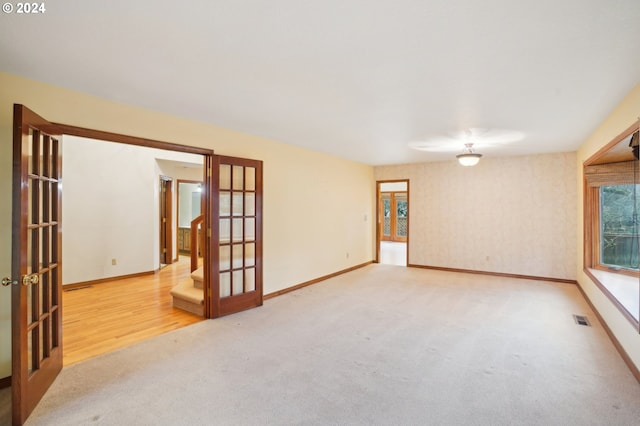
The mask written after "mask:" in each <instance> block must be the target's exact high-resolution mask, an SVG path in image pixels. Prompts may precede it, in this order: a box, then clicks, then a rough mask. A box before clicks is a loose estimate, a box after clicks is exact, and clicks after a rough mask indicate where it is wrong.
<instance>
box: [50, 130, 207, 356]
mask: <svg viewBox="0 0 640 426" xmlns="http://www.w3.org/2000/svg"><path fill="white" fill-rule="evenodd" d="M62 155H63V157H64V161H63V162H62V176H63V178H64V184H65V186H64V194H63V196H64V200H63V201H64V202H63V203H62V216H63V217H64V218H65V223H64V231H65V232H64V235H63V238H62V253H63V258H64V259H65V265H64V268H63V273H62V284H63V287H62V289H63V293H62V305H63V318H62V321H63V329H64V333H63V345H64V354H63V365H65V366H66V365H70V364H73V363H75V362H78V361H82V360H84V359H88V358H91V357H93V356H96V355H100V354H102V353H107V352H110V351H112V350H115V349H119V348H121V347H125V346H128V345H131V344H133V343H136V342H138V341H140V340H143V339H146V338H149V337H153V336H156V335H159V334H162V333H165V332H167V331H170V330H173V329H177V328H181V327H184V326H186V325H190V324H193V323H195V322H199V321H202V320H203V319H204V316H203V314H204V313H203V304H202V303H203V300H204V297H203V290H202V288H200V289H198V291H199V293H200V294H199V297H198V299H199V300H198V308H199V311H198V312H197V313H196V312H193V311H189V310H184V309H181V308H180V307H179V306H178V305H177V304H176V303H175V301H174V296H173V295H172V290H173V289H174V288H175V287H176V286H178V285H182V284H185V285H186V286H187V287H189V286H190V287H191V289H192V290H194V291H193V292H194V293H195V292H196V291H195V288H194V281H193V280H192V278H191V277H190V275H191V273H192V271H191V270H190V267H189V266H190V257H189V253H188V252H187V253H186V256H180V244H179V243H180V238H179V237H180V233H179V229H180V228H178V222H177V219H179V218H180V216H181V215H180V209H181V207H182V208H183V210H184V209H185V208H188V209H189V210H190V211H191V209H192V202H193V200H192V199H191V198H193V197H192V194H191V193H187V191H183V195H187V196H189V198H190V199H189V200H188V201H189V204H188V205H183V204H185V203H181V202H180V199H179V195H180V194H179V190H180V187H179V185H176V184H175V182H181V181H194V182H198V184H199V185H200V187H199V188H197V185H196V189H197V200H195V201H196V203H195V204H193V206H194V210H197V215H198V216H199V215H201V214H202V211H201V208H202V206H203V203H202V201H201V199H202V197H203V193H202V185H203V181H202V179H203V174H204V165H203V164H204V157H203V156H202V155H199V154H192V153H184V152H176V151H171V150H163V149H157V148H151V147H145V146H134V145H126V144H122V143H118V142H112V141H106V140H96V139H91V138H84V137H76V136H69V135H63V136H62ZM96 156H97V157H99V158H102V159H108V161H100V162H88V161H86V159H88V158H92V157H96ZM194 178H195V179H198V180H197V181H196V180H195V179H194ZM96 181H98V182H100V184H99V185H95V183H96ZM176 189H177V191H176ZM194 192H196V191H194ZM196 204H197V205H196ZM174 218H175V219H174ZM190 220H191V218H190V217H189V218H188V219H187V221H188V222H190ZM158 231H159V232H158ZM200 234H202V235H204V234H203V233H200ZM197 250H198V254H199V261H200V263H202V254H203V251H204V247H203V241H198V247H197ZM200 283H202V278H201V279H200Z"/></svg>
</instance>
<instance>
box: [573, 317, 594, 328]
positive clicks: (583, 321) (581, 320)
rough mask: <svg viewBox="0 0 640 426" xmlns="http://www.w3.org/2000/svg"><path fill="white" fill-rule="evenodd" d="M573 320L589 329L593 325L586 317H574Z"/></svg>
mask: <svg viewBox="0 0 640 426" xmlns="http://www.w3.org/2000/svg"><path fill="white" fill-rule="evenodd" d="M573 320H574V321H575V322H576V324H578V325H586V326H587V327H591V323H590V322H589V319H588V318H587V317H586V316H584V315H574V316H573Z"/></svg>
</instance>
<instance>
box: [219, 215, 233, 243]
mask: <svg viewBox="0 0 640 426" xmlns="http://www.w3.org/2000/svg"><path fill="white" fill-rule="evenodd" d="M230 241H231V219H220V242H221V243H228V242H230Z"/></svg>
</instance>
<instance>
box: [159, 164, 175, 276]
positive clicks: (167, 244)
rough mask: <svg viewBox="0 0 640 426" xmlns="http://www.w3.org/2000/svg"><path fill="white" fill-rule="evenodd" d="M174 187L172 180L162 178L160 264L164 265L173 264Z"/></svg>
mask: <svg viewBox="0 0 640 426" xmlns="http://www.w3.org/2000/svg"><path fill="white" fill-rule="evenodd" d="M172 186H173V181H172V180H171V178H169V177H166V176H160V263H161V264H164V265H168V264H170V263H171V262H173V232H172V226H173V223H172V221H171V211H172V204H171V200H172V199H173V189H172Z"/></svg>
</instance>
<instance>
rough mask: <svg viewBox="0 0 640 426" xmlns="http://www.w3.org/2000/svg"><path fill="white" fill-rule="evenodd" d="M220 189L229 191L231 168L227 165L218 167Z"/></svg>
mask: <svg viewBox="0 0 640 426" xmlns="http://www.w3.org/2000/svg"><path fill="white" fill-rule="evenodd" d="M220 189H222V190H229V189H231V166H229V165H228V164H221V165H220Z"/></svg>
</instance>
